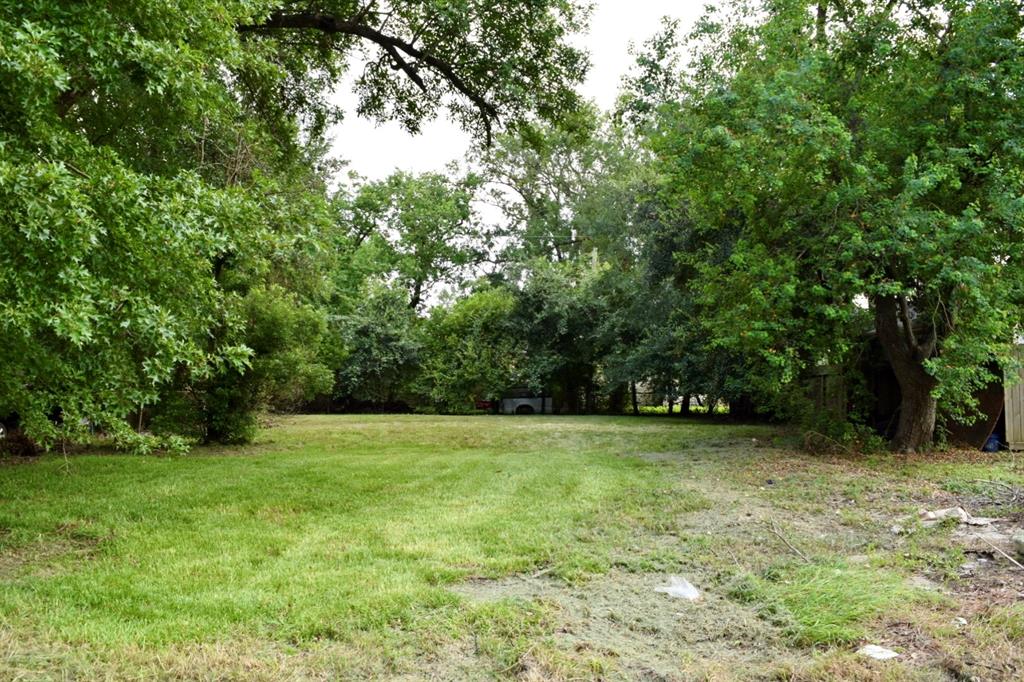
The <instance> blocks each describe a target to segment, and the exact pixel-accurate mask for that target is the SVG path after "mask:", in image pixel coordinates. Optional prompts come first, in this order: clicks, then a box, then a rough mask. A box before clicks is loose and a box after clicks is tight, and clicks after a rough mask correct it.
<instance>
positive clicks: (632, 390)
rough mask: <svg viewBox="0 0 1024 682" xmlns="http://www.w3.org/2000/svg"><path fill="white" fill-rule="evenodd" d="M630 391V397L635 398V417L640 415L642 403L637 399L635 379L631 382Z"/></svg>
mask: <svg viewBox="0 0 1024 682" xmlns="http://www.w3.org/2000/svg"><path fill="white" fill-rule="evenodd" d="M629 392H630V394H631V395H630V397H631V398H632V399H633V416H634V417H639V416H640V403H639V401H637V399H636V382H635V381H631V382H629Z"/></svg>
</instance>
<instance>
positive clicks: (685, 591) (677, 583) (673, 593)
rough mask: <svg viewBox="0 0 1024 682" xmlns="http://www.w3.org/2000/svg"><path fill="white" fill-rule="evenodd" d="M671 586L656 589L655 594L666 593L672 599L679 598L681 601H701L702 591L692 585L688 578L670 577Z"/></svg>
mask: <svg viewBox="0 0 1024 682" xmlns="http://www.w3.org/2000/svg"><path fill="white" fill-rule="evenodd" d="M668 582H669V584H668V585H667V586H664V587H655V588H654V591H655V592H664V593H665V594H667V595H668V596H670V597H678V598H679V599H688V600H689V601H697V600H698V599H700V590H698V589H697V588H696V587H694V586H693V585H691V584H690V581H689V580H687V579H686V578H680V577H679V576H676V575H673V576H669V579H668Z"/></svg>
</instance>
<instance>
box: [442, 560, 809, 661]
mask: <svg viewBox="0 0 1024 682" xmlns="http://www.w3.org/2000/svg"><path fill="white" fill-rule="evenodd" d="M702 578H704V579H703V580H702ZM690 579H691V580H692V581H693V582H694V583H695V584H697V585H698V586H700V585H703V584H708V583H710V582H711V581H710V579H708V578H707V577H706V576H692V577H690ZM668 582H669V576H668V575H667V574H650V573H645V574H635V573H628V572H624V571H612V572H610V573H608V574H607V575H605V576H603V577H600V578H595V579H592V580H589V581H586V582H583V583H581V584H575V585H570V584H566V583H564V582H562V581H560V580H555V579H547V578H533V577H530V576H513V577H510V578H504V579H500V580H473V581H470V582H467V583H464V584H461V585H458V586H456V587H454V588H453V591H454V592H456V593H457V594H460V595H462V596H463V597H466V598H467V599H469V600H475V601H498V600H507V599H508V600H526V601H533V600H540V601H544V602H547V603H549V604H552V605H554V606H555V607H556V609H557V612H558V614H559V620H560V623H559V627H558V630H557V632H556V633H555V635H554V638H555V641H556V644H557V646H559V647H560V648H561V649H563V650H564V651H566V652H572V653H578V654H582V653H586V654H596V655H597V656H599V657H601V658H603V659H606V660H608V661H610V662H611V663H612V665H613V666H614V667H615V668H617V669H618V670H619V671H620V672H621V673H624V674H626V675H627V676H628V677H629V678H630V679H648V680H682V679H689V675H687V676H686V677H684V676H683V674H682V673H681V672H680V671H690V673H692V674H696V671H700V670H710V669H713V668H722V667H723V666H724V667H729V668H731V669H733V670H734V671H737V670H749V671H757V670H760V671H767V670H769V669H772V668H777V667H778V664H779V662H780V661H785V660H787V659H789V658H791V655H790V653H789V652H788V651H787V649H786V647H785V645H784V642H783V636H782V633H781V631H780V630H779V628H777V627H775V626H773V625H771V624H769V623H767V622H766V621H765V620H763V619H761V618H759V617H758V615H757V613H756V612H755V611H754V610H752V609H751V608H748V607H746V606H744V605H740V604H737V603H736V602H733V601H731V600H729V599H727V598H726V597H724V596H720V595H717V594H715V593H714V592H712V591H707V590H702V595H701V598H700V599H699V600H698V601H696V602H689V601H686V600H684V599H678V598H673V597H670V596H668V595H666V594H663V593H659V592H656V591H655V588H656V587H659V586H663V585H666V584H668ZM698 589H700V587H698ZM735 679H741V677H736V678H735Z"/></svg>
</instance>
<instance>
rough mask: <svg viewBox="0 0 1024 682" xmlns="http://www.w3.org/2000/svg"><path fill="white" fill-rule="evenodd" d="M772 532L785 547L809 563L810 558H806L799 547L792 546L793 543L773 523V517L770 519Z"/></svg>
mask: <svg viewBox="0 0 1024 682" xmlns="http://www.w3.org/2000/svg"><path fill="white" fill-rule="evenodd" d="M772 532H773V533H775V535H776V536H778V538H779V539H780V540H782V541H783V542H784V543H785V544H786V547H789V548H790V549H791V550H793V553H794V554H796V555H797V556H798V557H800V558H801V559H803V560H804V561H805V562H807V563H811V560H810V559H808V558H807V555H806V554H804V553H803V552H801V551H800V550H799V549H797V548H796V547H794V546H793V543H791V542H790V541H789V540H787V539H786V536H785V535H783V534H782V531H780V530H779V527H778V526H777V525H776V524H775V519H772Z"/></svg>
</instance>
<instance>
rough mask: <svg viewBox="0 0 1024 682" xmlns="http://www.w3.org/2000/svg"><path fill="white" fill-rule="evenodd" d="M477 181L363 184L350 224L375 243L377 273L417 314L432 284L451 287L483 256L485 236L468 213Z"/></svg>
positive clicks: (435, 178) (401, 177) (425, 178)
mask: <svg viewBox="0 0 1024 682" xmlns="http://www.w3.org/2000/svg"><path fill="white" fill-rule="evenodd" d="M478 184H479V181H478V180H477V178H476V177H474V176H472V175H470V176H468V177H466V178H463V179H449V178H447V177H446V176H444V175H442V174H440V173H424V174H422V175H411V174H408V173H396V174H394V175H392V176H390V177H389V178H387V179H386V180H382V181H380V182H372V183H368V184H366V185H364V186H363V187H361V188H360V189H359V191H358V194H357V196H356V198H355V201H354V202H353V204H352V215H353V222H354V223H355V224H357V225H365V226H366V227H365V228H364V229H365V230H367V234H368V239H369V240H370V241H374V240H376V242H377V246H376V250H377V259H378V260H377V266H378V267H379V269H380V274H382V275H388V276H392V277H394V278H395V280H396V282H397V283H398V284H400V285H401V286H402V287H404V288H405V289H406V290H407V291H408V292H409V307H411V308H414V309H417V308H419V307H420V306H421V304H422V303H423V299H424V297H425V296H426V295H427V294H428V293H429V292H430V291H431V290H432V289H433V288H434V287H435V286H437V285H439V284H444V283H449V284H451V283H455V282H456V281H457V280H459V279H460V277H463V276H465V275H466V274H467V273H468V272H469V270H470V269H471V268H472V267H473V266H475V265H476V264H478V263H479V262H480V261H481V260H482V259H483V258H484V257H485V256H486V255H487V251H488V248H489V246H490V244H489V236H488V235H487V233H486V230H485V229H484V226H483V225H482V223H481V222H480V221H479V219H478V217H477V216H476V214H475V212H474V210H473V206H472V203H473V199H474V195H475V192H476V188H477V186H478Z"/></svg>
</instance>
